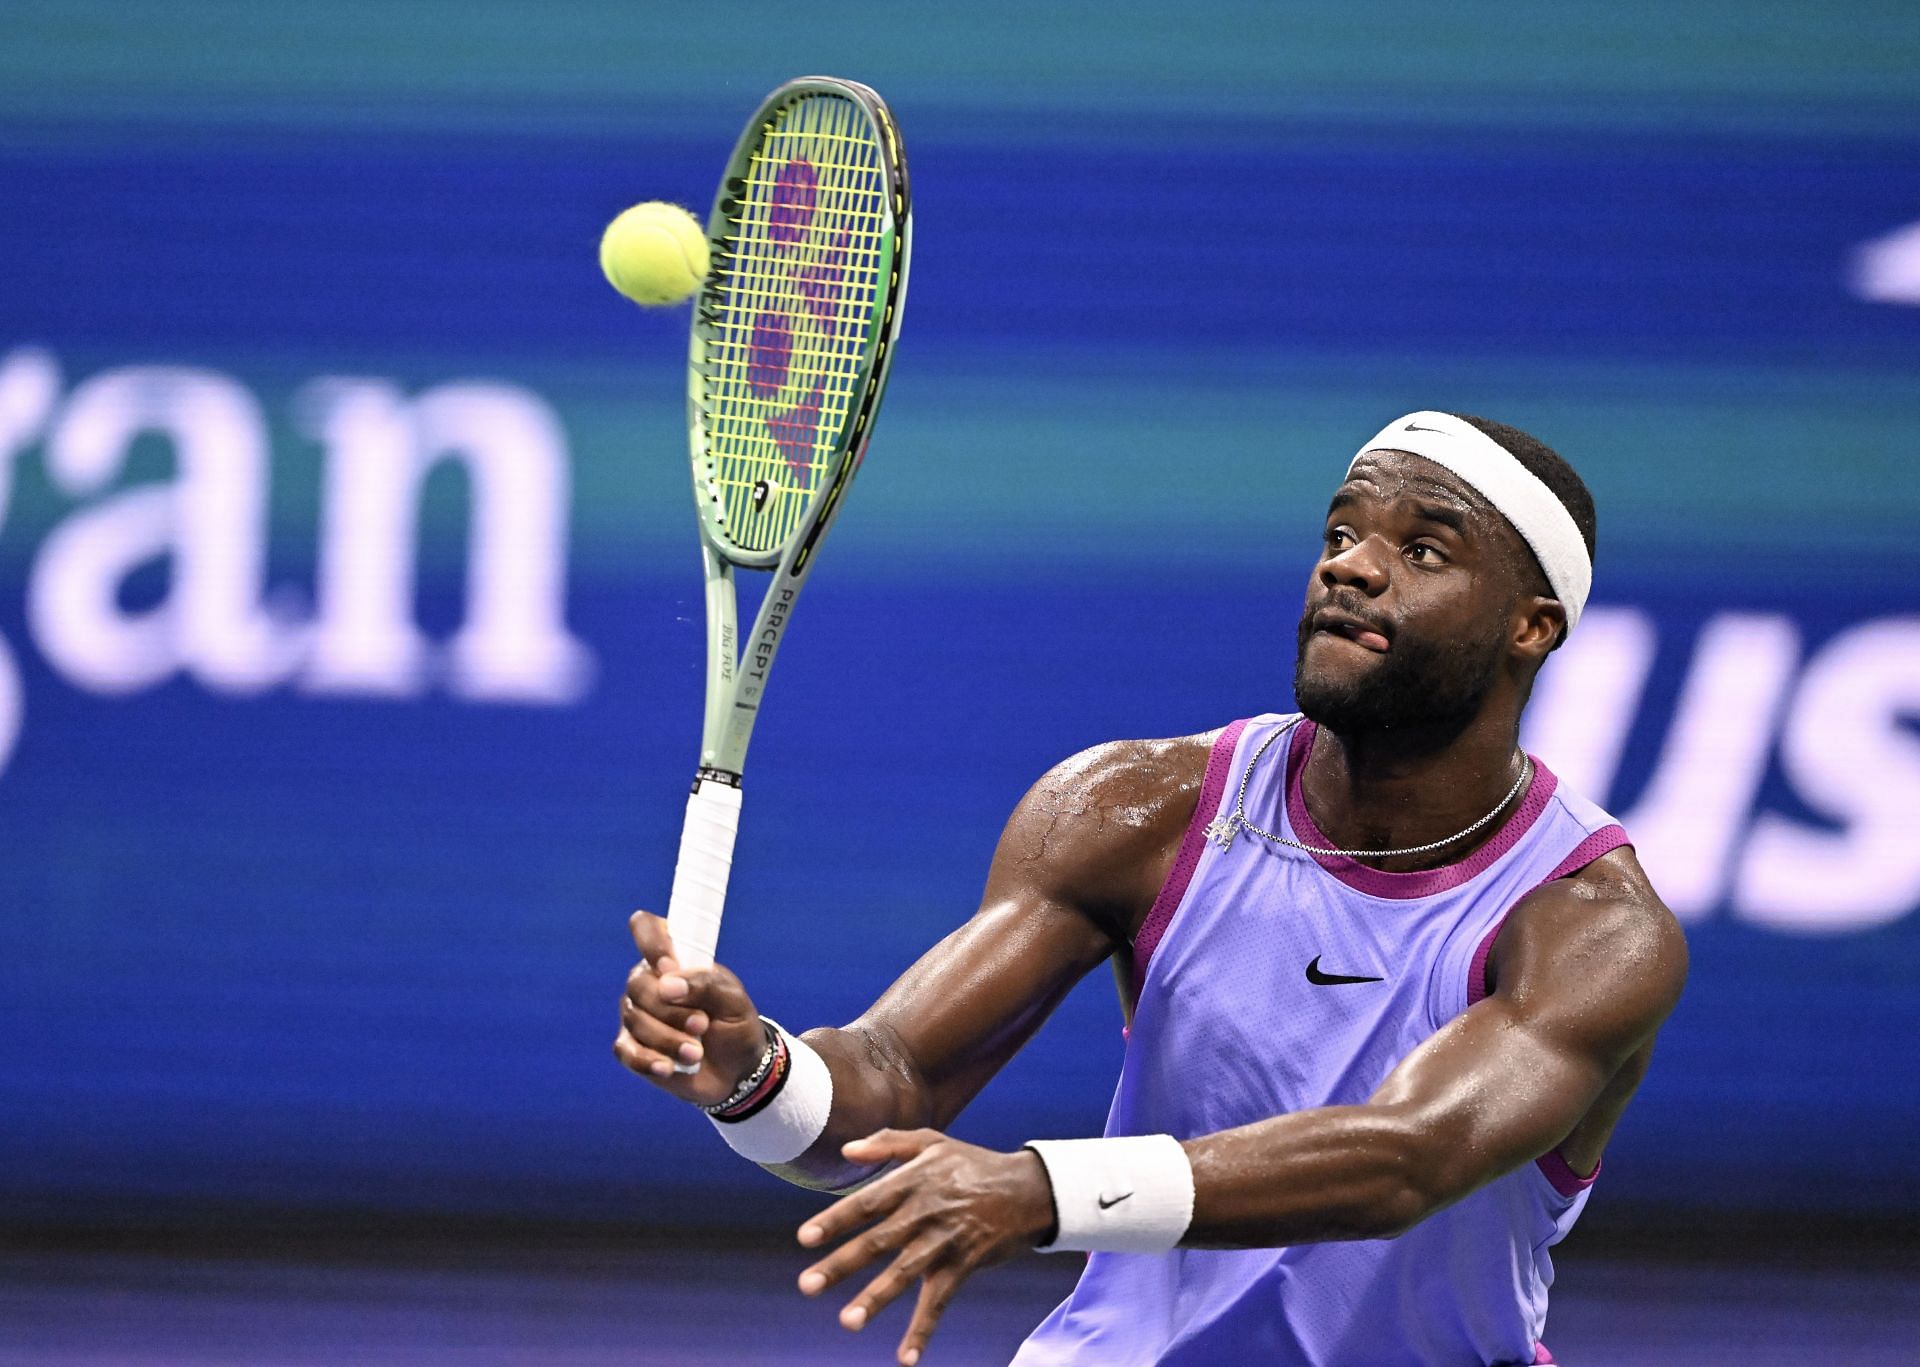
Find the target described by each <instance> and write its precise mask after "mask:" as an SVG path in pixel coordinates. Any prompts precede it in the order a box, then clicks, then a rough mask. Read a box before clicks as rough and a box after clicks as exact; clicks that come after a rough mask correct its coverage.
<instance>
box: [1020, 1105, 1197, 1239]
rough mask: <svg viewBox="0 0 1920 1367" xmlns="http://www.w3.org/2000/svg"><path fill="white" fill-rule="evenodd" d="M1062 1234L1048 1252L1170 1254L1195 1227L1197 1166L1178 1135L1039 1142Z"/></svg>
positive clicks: (1034, 1142)
mask: <svg viewBox="0 0 1920 1367" xmlns="http://www.w3.org/2000/svg"><path fill="white" fill-rule="evenodd" d="M1027 1147H1028V1148H1030V1149H1032V1150H1033V1151H1034V1152H1035V1153H1037V1154H1039V1155H1040V1163H1041V1165H1042V1166H1043V1167H1045V1168H1046V1170H1047V1180H1048V1181H1049V1182H1051V1183H1053V1212H1054V1217H1055V1219H1056V1220H1057V1221H1058V1223H1059V1232H1058V1233H1057V1234H1055V1235H1054V1239H1053V1242H1052V1243H1050V1244H1048V1245H1046V1246H1045V1247H1044V1248H1042V1249H1041V1250H1040V1251H1041V1252H1042V1253H1065V1252H1069V1251H1072V1252H1081V1253H1165V1252H1166V1251H1167V1250H1168V1249H1170V1248H1172V1247H1173V1246H1174V1245H1175V1244H1177V1243H1179V1242H1180V1239H1181V1236H1182V1235H1184V1234H1185V1233H1186V1232H1187V1226H1188V1225H1190V1224H1191V1223H1193V1164H1192V1163H1190V1162H1188V1161H1187V1151H1186V1150H1185V1149H1183V1148H1181V1147H1180V1141H1179V1140H1177V1139H1175V1138H1174V1137H1173V1136H1172V1135H1170V1134H1146V1135H1124V1136H1119V1137H1116V1138H1112V1139H1036V1140H1032V1141H1030V1142H1029V1143H1028V1144H1027Z"/></svg>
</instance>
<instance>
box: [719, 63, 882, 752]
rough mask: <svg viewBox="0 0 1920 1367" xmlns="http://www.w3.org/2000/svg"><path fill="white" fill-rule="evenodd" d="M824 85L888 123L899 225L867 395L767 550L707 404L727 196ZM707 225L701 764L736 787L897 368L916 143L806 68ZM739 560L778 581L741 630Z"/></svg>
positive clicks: (752, 138)
mask: <svg viewBox="0 0 1920 1367" xmlns="http://www.w3.org/2000/svg"><path fill="white" fill-rule="evenodd" d="M822 93H824V94H832V95H838V96H840V97H842V98H846V99H850V100H852V101H854V102H855V103H857V104H859V105H860V106H861V107H862V108H864V109H865V111H866V113H867V115H868V117H869V118H871V119H872V121H873V124H874V127H875V128H876V129H878V130H879V134H880V147H881V158H880V160H881V172H882V175H883V176H884V177H885V178H886V190H887V201H888V211H889V213H890V215H891V218H892V225H891V229H890V230H889V231H885V232H883V233H882V234H881V241H882V254H881V258H880V262H879V266H878V270H879V288H877V289H876V290H875V291H874V303H873V311H872V314H871V318H870V324H869V326H870V328H871V337H872V339H873V340H872V341H871V343H870V344H869V345H868V347H867V348H866V352H865V355H864V357H863V359H862V361H861V364H860V368H859V370H858V371H857V372H856V377H855V380H854V386H853V392H854V394H855V396H856V401H855V402H854V403H851V404H849V405H848V406H847V411H846V414H845V416H844V418H843V419H842V421H841V425H840V430H839V431H838V432H837V433H836V434H835V436H834V439H833V441H832V443H831V446H830V449H831V450H832V451H833V453H834V455H833V466H832V468H831V469H830V470H829V471H828V472H827V478H826V481H825V483H824V485H823V486H822V488H821V489H820V490H819V492H817V493H816V494H815V495H814V496H813V498H811V499H810V500H809V503H808V507H807V509H806V512H805V513H804V514H803V516H802V518H801V520H800V523H799V525H798V526H797V527H796V528H795V529H794V532H793V534H792V535H791V536H789V537H788V538H787V539H786V541H785V543H784V544H783V545H782V546H779V547H774V548H772V549H770V550H766V551H752V550H748V549H745V548H742V547H740V546H738V545H737V544H734V543H732V542H731V540H730V538H728V537H727V536H726V533H725V531H724V530H723V526H724V517H725V503H724V501H723V499H722V497H721V495H720V493H719V490H718V488H717V486H716V484H715V479H716V476H717V473H718V471H717V469H716V466H715V460H714V457H713V456H712V454H711V452H710V448H709V444H708V439H707V414H706V410H705V404H704V399H705V389H704V386H705V383H706V381H707V379H708V378H709V373H708V370H707V354H708V349H709V347H710V346H711V345H712V344H713V343H714V342H715V341H716V340H718V325H717V319H718V310H719V309H720V308H722V307H723V306H724V303H723V300H724V288H725V281H724V275H723V272H724V269H725V265H724V263H725V261H726V260H727V259H728V257H727V241H728V239H727V231H728V227H729V225H730V223H731V219H730V218H729V216H728V214H727V212H726V206H727V205H728V204H729V203H730V202H731V201H732V198H733V195H734V194H735V193H736V191H735V190H734V189H733V186H735V185H737V184H738V183H739V182H740V181H741V180H742V179H743V178H744V177H745V174H746V172H747V170H748V168H749V167H750V166H751V164H752V162H753V158H754V155H755V154H756V153H757V152H758V150H759V148H760V145H761V142H762V140H763V138H764V136H765V133H766V130H767V129H768V128H770V127H771V126H772V124H773V119H774V115H775V114H776V113H778V112H779V110H780V109H781V108H783V107H784V106H785V105H787V104H789V103H791V102H793V101H794V100H796V99H797V98H799V97H801V96H804V95H807V94H822ZM707 237H708V239H709V242H710V244H711V246H712V249H713V260H714V269H713V272H712V273H711V274H710V275H709V277H708V279H707V281H706V283H705V285H704V286H703V287H702V289H701V293H700V296H699V299H698V300H697V301H696V303H695V306H694V315H693V329H692V338H691V341H690V345H689V351H688V366H687V438H688V443H689V445H690V447H691V449H692V451H693V452H694V462H693V497H694V505H695V508H696V510H697V512H698V514H699V525H700V551H701V563H702V569H703V571H704V573H705V576H706V607H707V691H706V707H705V714H704V716H703V719H702V723H701V732H700V775H701V777H703V778H710V779H714V780H717V781H720V782H731V783H732V784H733V785H734V786H736V787H737V786H738V785H739V782H740V775H741V772H742V770H743V767H744V765H745V763H746V755H747V746H748V743H749V742H750V741H751V740H752V737H753V725H754V722H755V720H756V719H757V717H758V713H759V707H760V700H761V698H762V697H763V696H764V695H765V693H766V684H767V676H768V674H769V672H770V671H771V670H772V667H773V660H774V656H775V655H776V654H777V653H778V651H779V648H780V643H781V641H782V640H783V639H784V638H785V636H786V630H787V626H788V624H789V623H790V622H791V621H792V620H793V608H794V604H795V602H796V601H797V600H798V598H799V596H800V590H801V589H802V588H803V587H805V585H806V581H807V576H808V575H809V574H810V573H812V570H813V565H814V560H815V553H816V552H817V550H818V548H819V544H820V539H821V538H822V537H823V536H825V535H826V532H827V529H828V528H829V527H830V526H832V524H833V521H834V519H835V518H836V517H837V516H838V515H839V512H840V508H841V505H842V503H843V502H844V500H845V495H846V491H847V489H848V487H849V486H850V485H851V484H852V482H853V477H854V475H855V474H856V473H857V472H858V471H859V468H860V462H861V459H862V457H864V456H865V454H866V448H867V442H868V440H869V438H870V437H871V435H872V430H873V420H874V417H875V415H876V414H877V413H878V411H879V407H880V399H881V396H882V394H883V393H884V392H885V389H886V384H887V377H888V375H889V374H890V373H891V371H892V369H893V356H894V350H895V343H896V342H897V340H898V337H899V331H900V317H901V311H902V307H903V305H904V304H905V301H906V289H907V269H908V265H909V262H910V259H911V246H912V197H911V194H910V192H909V186H908V181H907V163H906V152H905V149H904V147H903V146H902V144H901V141H900V131H899V128H898V126H897V125H896V124H895V123H894V120H893V115H892V113H891V111H889V110H888V108H887V106H886V103H885V102H884V101H883V100H882V99H881V98H880V96H879V95H878V94H877V93H876V92H875V91H873V90H872V89H871V88H869V87H867V86H864V85H861V84H859V83H858V82H856V81H847V80H841V79H839V78H837V77H833V76H802V77H798V78H797V79H795V80H791V81H788V82H786V83H785V84H783V85H781V86H780V87H779V88H778V89H776V90H774V91H773V92H772V93H771V94H770V95H768V96H767V98H766V99H765V100H764V101H763V102H762V103H761V105H760V107H759V108H758V109H756V110H755V111H754V113H753V116H752V117H751V118H749V119H748V120H747V124H746V129H745V131H744V132H743V133H742V135H741V137H740V139H739V141H738V143H736V145H735V147H734V151H733V155H732V157H731V158H730V159H729V160H728V162H727V169H726V172H725V174H723V175H722V176H721V179H720V188H719V191H718V192H717V193H716V194H715V196H714V202H713V208H712V210H711V212H710V213H709V214H708V217H707ZM736 569H748V570H771V571H772V572H773V581H772V583H771V584H770V585H769V586H768V588H767V592H766V597H765V598H764V599H763V600H762V602H761V605H760V609H759V612H758V613H757V614H756V616H755V618H754V622H753V628H752V631H751V632H750V633H749V634H748V635H747V636H746V637H744V638H742V637H741V635H740V630H739V606H738V599H737V594H736V588H735V578H734V571H735V570H736Z"/></svg>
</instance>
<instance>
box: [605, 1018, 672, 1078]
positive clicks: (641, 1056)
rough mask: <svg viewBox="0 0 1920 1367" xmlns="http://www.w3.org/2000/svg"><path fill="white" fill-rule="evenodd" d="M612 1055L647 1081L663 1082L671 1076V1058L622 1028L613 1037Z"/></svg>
mask: <svg viewBox="0 0 1920 1367" xmlns="http://www.w3.org/2000/svg"><path fill="white" fill-rule="evenodd" d="M613 1056H614V1057H615V1058H617V1059H619V1060H620V1062H621V1064H622V1065H624V1066H625V1067H626V1068H627V1069H628V1070H629V1071H631V1072H635V1073H638V1074H639V1075H640V1076H641V1077H643V1078H646V1079H647V1080H648V1081H649V1082H663V1081H667V1080H669V1079H671V1078H672V1077H673V1060H672V1059H670V1058H668V1057H667V1056H666V1055H665V1054H662V1053H660V1052H659V1051H657V1050H654V1049H649V1048H647V1047H646V1046H645V1045H643V1044H640V1043H639V1042H637V1041H636V1040H635V1039H634V1038H633V1037H632V1036H631V1035H629V1034H628V1033H627V1032H626V1031H625V1030H624V1029H623V1030H621V1032H620V1033H619V1035H617V1036H616V1037H615V1038H614V1041H613Z"/></svg>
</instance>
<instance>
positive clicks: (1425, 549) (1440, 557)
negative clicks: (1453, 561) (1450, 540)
mask: <svg viewBox="0 0 1920 1367" xmlns="http://www.w3.org/2000/svg"><path fill="white" fill-rule="evenodd" d="M1407 554H1408V555H1409V556H1411V557H1412V558H1413V561H1414V563H1415V564H1417V565H1441V564H1445V563H1446V559H1447V555H1446V552H1445V551H1443V550H1441V549H1440V548H1439V547H1438V546H1436V545H1434V544H1433V543H1432V542H1431V541H1416V542H1414V543H1413V544H1412V545H1411V546H1409V547H1407Z"/></svg>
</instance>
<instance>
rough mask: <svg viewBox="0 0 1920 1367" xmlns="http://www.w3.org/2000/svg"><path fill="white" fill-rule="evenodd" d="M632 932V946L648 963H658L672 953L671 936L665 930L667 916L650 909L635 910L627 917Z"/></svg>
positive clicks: (628, 926) (628, 927)
mask: <svg viewBox="0 0 1920 1367" xmlns="http://www.w3.org/2000/svg"><path fill="white" fill-rule="evenodd" d="M627 929H628V930H629V931H631V932H632V934H633V947H634V948H635V949H637V950H639V951H640V957H641V958H643V959H645V960H646V961H647V962H648V963H658V962H659V961H660V960H661V959H663V958H667V957H669V956H671V955H672V953H673V936H672V935H671V934H669V933H668V931H667V918H666V917H664V916H655V915H654V914H653V913H652V912H650V911H636V912H634V913H633V915H631V916H629V917H628V918H627Z"/></svg>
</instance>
